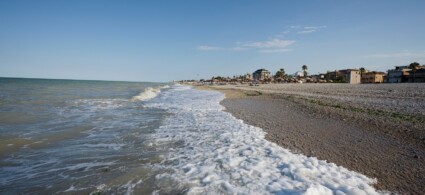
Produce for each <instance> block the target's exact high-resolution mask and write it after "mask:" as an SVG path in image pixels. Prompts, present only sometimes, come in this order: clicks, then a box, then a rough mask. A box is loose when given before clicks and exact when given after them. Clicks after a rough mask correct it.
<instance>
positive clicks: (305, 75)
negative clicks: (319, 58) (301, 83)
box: [301, 64, 307, 78]
mask: <svg viewBox="0 0 425 195" xmlns="http://www.w3.org/2000/svg"><path fill="white" fill-rule="evenodd" d="M301 68H302V69H303V71H304V78H305V77H307V65H305V64H304V65H303V66H302V67H301Z"/></svg>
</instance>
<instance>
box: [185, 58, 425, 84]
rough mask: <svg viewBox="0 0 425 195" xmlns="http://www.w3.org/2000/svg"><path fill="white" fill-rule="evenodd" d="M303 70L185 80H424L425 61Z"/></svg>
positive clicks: (186, 81) (221, 81) (259, 82)
mask: <svg viewBox="0 0 425 195" xmlns="http://www.w3.org/2000/svg"><path fill="white" fill-rule="evenodd" d="M300 68H301V70H302V71H297V72H296V73H294V74H286V72H285V69H283V68H281V69H279V70H277V71H276V73H274V74H273V73H272V72H270V71H268V70H266V69H264V68H262V69H258V70H256V71H255V72H253V73H252V74H251V73H247V74H245V75H235V76H232V77H229V76H227V77H226V76H215V77H212V78H210V79H200V80H182V81H179V82H181V83H190V84H222V85H225V84H250V85H257V84H268V83H350V84H360V83H421V82H425V65H420V64H419V63H418V62H413V63H411V64H410V65H404V66H395V67H394V69H390V70H388V71H387V72H378V71H369V70H367V69H365V68H363V67H362V68H358V69H343V70H335V71H327V72H326V73H319V74H315V75H309V74H308V67H307V65H303V66H301V67H300Z"/></svg>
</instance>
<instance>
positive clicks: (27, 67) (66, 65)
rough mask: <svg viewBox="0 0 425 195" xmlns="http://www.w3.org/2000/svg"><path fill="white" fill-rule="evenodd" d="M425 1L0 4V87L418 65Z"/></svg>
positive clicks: (423, 56)
mask: <svg viewBox="0 0 425 195" xmlns="http://www.w3.org/2000/svg"><path fill="white" fill-rule="evenodd" d="M424 7H425V1H419V0H412V1H395V0H390V1H384V0H378V1H366V0H357V1H336V0H334V1H332V0H326V1H319V0H309V1H302V2H298V1H267V2H264V1H263V2H260V1H208V2H207V1H184V2H183V1H154V2H139V1H125V2H122V1H120V2H118V1H1V2H0V25H1V26H2V30H1V31H0V77H28V78H61V79H85V80H122V81H153V82H162V81H172V80H182V79H201V78H211V77H212V76H218V75H221V76H231V75H237V74H245V73H252V72H253V71H255V70H256V69H258V68H266V69H268V70H270V71H272V72H273V73H274V72H275V71H276V70H278V69H279V68H285V70H286V72H287V73H293V72H295V71H299V70H301V66H302V65H303V64H306V65H307V66H308V69H309V73H310V74H316V73H318V72H326V71H327V70H335V69H345V68H359V67H365V68H367V69H369V70H378V71H386V70H387V69H390V68H392V67H393V66H396V65H407V64H409V63H411V62H413V61H417V62H419V63H421V64H424V63H425V38H424V35H423V32H424V31H425V26H424V25H423V21H425V14H423V8H424Z"/></svg>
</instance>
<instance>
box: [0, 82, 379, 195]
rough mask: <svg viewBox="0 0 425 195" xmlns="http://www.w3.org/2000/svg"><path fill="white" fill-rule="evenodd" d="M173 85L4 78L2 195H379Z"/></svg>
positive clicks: (202, 94) (212, 94)
mask: <svg viewBox="0 0 425 195" xmlns="http://www.w3.org/2000/svg"><path fill="white" fill-rule="evenodd" d="M224 98H225V96H224V94H222V93H220V92H217V91H210V90H198V89H195V88H194V87H192V86H185V85H180V84H176V83H148V82H115V81H79V80H50V79H20V78H0V194H337V195H340V194H341V195H342V194H381V193H384V192H380V191H377V190H375V189H374V188H373V186H372V185H373V184H374V183H376V182H377V181H376V179H373V178H368V177H366V176H364V175H362V174H360V173H356V172H353V171H350V170H347V169H345V168H344V167H340V166H337V165H335V164H333V163H329V162H326V161H322V160H318V159H316V158H315V157H307V156H304V155H302V154H296V153H293V152H291V151H289V150H287V149H285V148H281V147H279V146H278V145H276V144H274V143H272V142H269V141H267V140H266V139H265V132H264V131H263V130H262V129H260V128H258V127H254V126H250V125H248V124H246V123H244V121H242V120H239V119H237V118H235V117H233V116H232V115H231V114H230V113H228V112H226V111H225V108H224V107H223V106H221V105H220V101H221V100H223V99H224Z"/></svg>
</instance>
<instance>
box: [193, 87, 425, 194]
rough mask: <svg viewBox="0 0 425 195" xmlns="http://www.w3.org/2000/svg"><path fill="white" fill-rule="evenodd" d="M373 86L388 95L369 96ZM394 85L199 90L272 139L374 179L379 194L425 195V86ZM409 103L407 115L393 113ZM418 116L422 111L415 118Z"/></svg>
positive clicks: (287, 146)
mask: <svg viewBox="0 0 425 195" xmlns="http://www.w3.org/2000/svg"><path fill="white" fill-rule="evenodd" d="M321 85H322V86H321ZM371 87H372V88H377V89H379V90H380V91H387V93H386V94H385V93H380V94H378V95H375V94H371V93H370V92H365V91H369V88H371ZM393 87H394V86H385V85H366V86H359V85H354V86H353V85H341V84H330V85H323V84H320V85H316V84H302V85H300V84H280V85H261V86H260V87H251V86H201V87H199V86H198V87H197V88H198V89H201V90H217V91H220V92H222V93H224V94H225V96H226V98H225V99H224V100H223V101H222V102H220V104H222V105H223V106H224V107H225V108H226V110H225V111H227V112H229V113H231V114H232V115H233V116H235V117H236V118H238V119H241V120H243V121H244V122H245V123H247V124H250V125H253V126H257V127H260V128H262V129H263V130H264V131H265V132H266V133H267V135H266V139H267V140H269V141H271V142H274V143H276V144H278V145H279V146H281V147H283V148H286V149H289V150H291V151H292V152H295V153H300V154H304V155H306V156H314V157H317V158H318V159H320V160H326V161H328V162H332V163H335V164H336V165H338V166H343V167H345V168H348V169H349V170H353V171H356V172H359V173H362V174H364V175H366V176H368V177H370V178H376V179H377V180H378V183H377V184H376V185H375V187H376V188H377V189H378V190H385V191H392V192H397V193H402V194H405V193H409V194H420V193H422V192H423V191H424V190H425V186H423V183H425V177H424V175H425V160H424V158H425V132H424V131H423V129H425V125H424V120H425V115H424V107H423V105H424V103H425V100H423V99H424V98H422V97H423V95H425V94H422V93H423V89H422V88H423V86H420V85H415V86H414V87H420V88H421V89H422V90H421V89H419V90H417V91H419V93H418V92H412V94H410V97H409V95H406V94H408V93H404V91H403V90H405V91H406V90H407V91H409V92H410V91H412V90H413V89H414V88H409V89H402V88H401V87H399V86H395V88H394V89H392V88H393ZM403 87H404V86H403ZM312 88H319V89H317V90H316V91H314V90H312ZM320 88H327V89H326V90H322V89H320ZM342 88H353V90H354V91H355V92H358V91H361V92H365V93H366V94H364V95H361V96H360V97H354V98H352V97H351V96H356V94H350V93H349V92H345V91H343V89H342ZM388 88H391V89H388ZM399 88H400V89H399ZM356 90H357V91H356ZM400 90H401V91H402V92H400ZM393 91H394V92H395V93H392V92H393ZM420 91H422V93H421V92H420ZM347 94H348V95H347ZM357 96H358V95H357ZM398 96H402V97H398ZM366 100H367V101H366ZM387 100H388V101H387ZM386 101H387V102H386ZM371 102H372V104H371ZM380 102H384V103H383V104H382V105H379V103H380ZM391 102H393V103H391ZM385 103H386V104H385ZM412 103H413V107H412V108H408V110H406V111H404V110H402V109H399V108H395V107H396V106H395V105H399V104H400V105H404V104H406V105H409V104H412ZM375 104H376V105H375ZM393 104H394V105H393ZM416 108H417V110H414V109H416ZM415 112H418V113H419V114H418V115H413V114H412V113H415Z"/></svg>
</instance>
